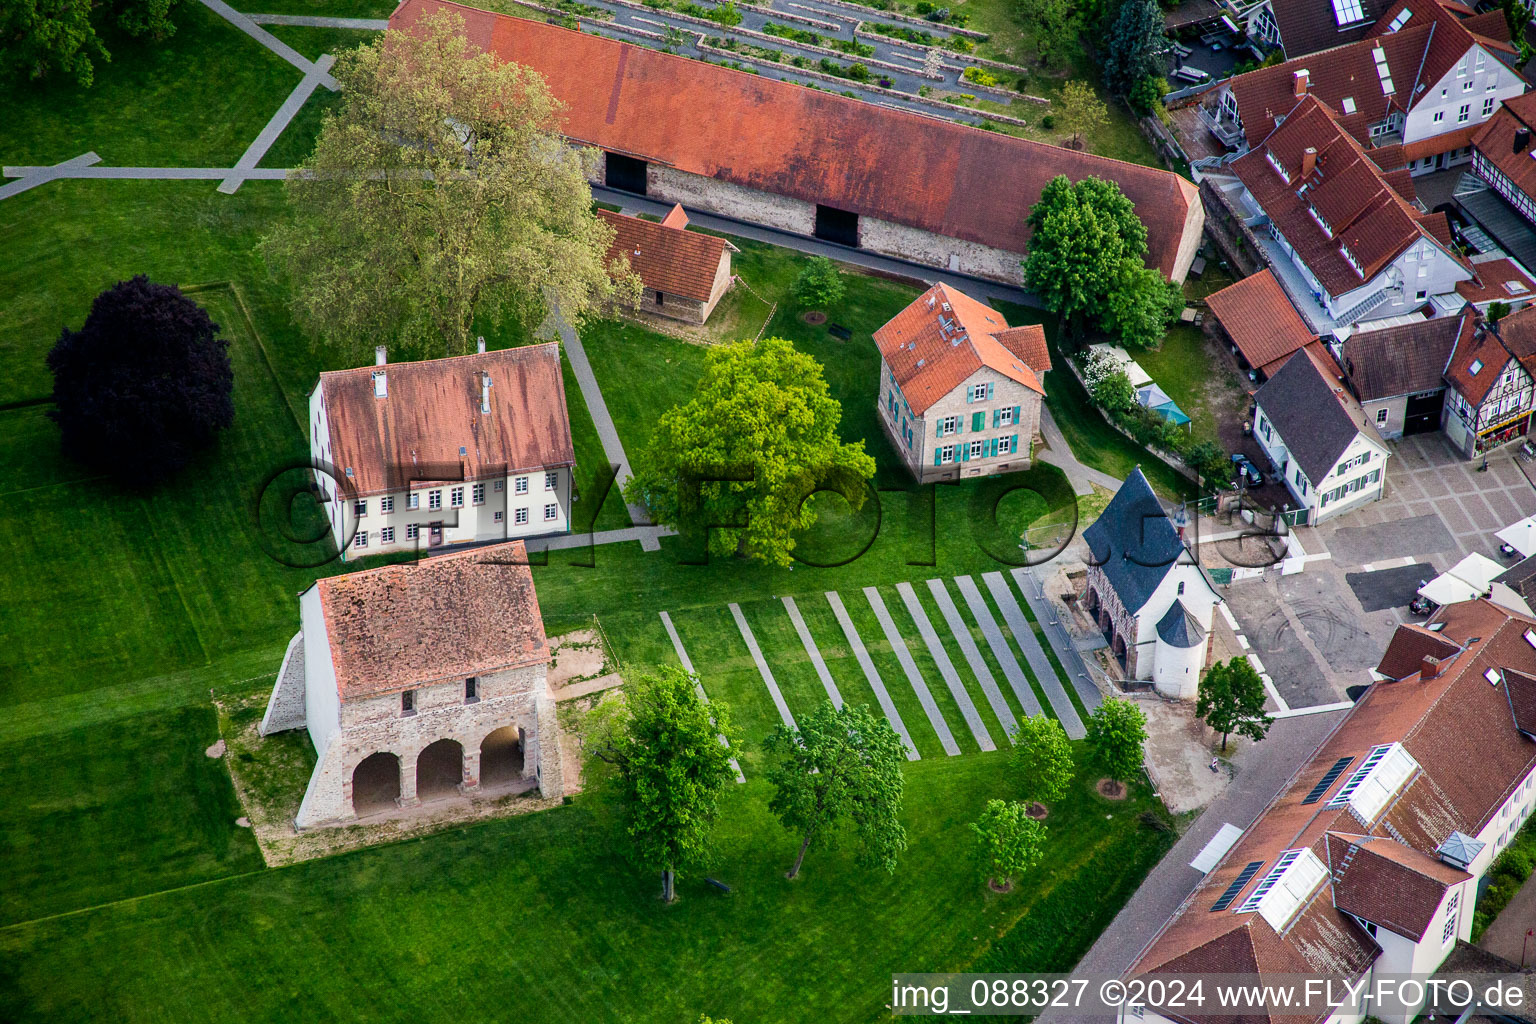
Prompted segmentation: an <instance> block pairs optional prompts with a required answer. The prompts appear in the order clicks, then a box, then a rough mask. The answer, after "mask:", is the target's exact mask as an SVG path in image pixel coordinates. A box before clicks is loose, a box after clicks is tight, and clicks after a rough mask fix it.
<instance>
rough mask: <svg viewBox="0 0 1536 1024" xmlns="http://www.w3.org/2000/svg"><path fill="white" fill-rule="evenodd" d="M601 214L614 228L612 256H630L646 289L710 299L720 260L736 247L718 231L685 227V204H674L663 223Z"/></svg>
mask: <svg viewBox="0 0 1536 1024" xmlns="http://www.w3.org/2000/svg"><path fill="white" fill-rule="evenodd" d="M597 215H598V216H599V217H601V218H603V220H605V221H607V222H608V224H609V225H610V226H611V227H612V228H613V230H614V238H613V245H612V246H611V247H610V248H609V249H608V258H609V259H610V260H612V259H617V258H618V257H620V256H623V257H624V258H625V259H626V260H628V261H629V266H630V269H631V270H633V271H634V272H635V273H636V274H637V275H639V277H640V281H641V283H642V284H644V285H645V287H646V289H647V290H648V291H660V292H666V293H667V294H668V295H681V296H682V297H683V298H686V299H695V300H697V301H699V302H708V301H709V296H710V293H711V292H712V291H713V290H714V286H715V275H716V274H717V273H718V272H719V270H720V261H721V260H722V259H724V258H725V254H726V251H727V250H733V249H735V246H733V245H731V243H729V242H727V241H726V240H725V239H723V238H721V237H719V236H718V235H703V234H700V233H699V232H697V231H688V230H686V229H685V226H686V225H687V223H688V215H687V214H685V213H684V212H683V208H682V207H681V206H674V207H672V212H671V213H668V214H667V220H665V221H662V222H661V223H660V224H657V223H655V222H654V221H648V220H642V219H640V218H639V217H631V216H629V215H627V214H623V213H614V212H612V211H611V210H598V211H597Z"/></svg>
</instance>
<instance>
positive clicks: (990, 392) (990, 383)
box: [987, 381, 992, 402]
mask: <svg viewBox="0 0 1536 1024" xmlns="http://www.w3.org/2000/svg"><path fill="white" fill-rule="evenodd" d="M987 401H989V402H990V401H992V382H991V381H988V382H987Z"/></svg>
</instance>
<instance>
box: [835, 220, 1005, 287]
mask: <svg viewBox="0 0 1536 1024" xmlns="http://www.w3.org/2000/svg"><path fill="white" fill-rule="evenodd" d="M859 245H860V246H861V247H862V248H865V249H868V250H870V251H871V252H878V253H881V254H883V255H886V256H895V257H897V258H899V259H904V260H911V261H912V262H913V263H921V264H923V265H924V266H929V267H937V268H939V269H941V270H952V271H957V272H959V273H962V274H970V275H972V276H974V277H985V278H989V279H991V280H994V281H1005V282H1007V283H1008V284H1014V285H1022V284H1023V283H1024V267H1023V259H1024V257H1023V256H1022V255H1020V254H1019V253H1016V252H1007V251H1005V250H1003V249H995V248H993V247H992V246H990V245H982V244H981V243H980V242H966V241H962V240H960V239H958V238H949V237H947V236H945V235H936V234H934V233H933V232H931V231H924V230H923V229H922V228H914V227H908V226H907V225H905V224H893V223H892V222H890V221H885V220H878V219H876V218H874V217H860V218H859Z"/></svg>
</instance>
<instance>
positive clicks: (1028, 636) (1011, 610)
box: [981, 572, 1088, 740]
mask: <svg viewBox="0 0 1536 1024" xmlns="http://www.w3.org/2000/svg"><path fill="white" fill-rule="evenodd" d="M981 582H983V583H985V584H986V585H987V590H988V591H989V592H990V593H991V594H992V600H994V601H996V602H997V607H998V608H999V609H1000V610H1001V611H1002V613H1003V621H1004V622H1006V623H1008V628H1009V630H1011V631H1012V632H1013V638H1014V639H1015V640H1017V641H1018V642H1019V649H1020V650H1022V651H1023V652H1024V658H1025V660H1026V661H1028V662H1029V668H1030V671H1032V672H1034V674H1035V678H1036V679H1037V680H1039V682H1040V689H1042V690H1044V691H1045V696H1046V698H1047V699H1048V700H1049V701H1050V702H1051V710H1052V711H1054V712H1056V717H1057V719H1058V720H1060V722H1061V727H1062V728H1063V729H1065V730H1066V731H1067V736H1068V737H1070V738H1071V739H1074V740H1080V739H1082V738H1083V737H1084V736H1086V735H1088V730H1087V729H1085V728H1083V720H1082V718H1080V717H1079V716H1078V714H1077V708H1076V707H1075V706H1074V705H1073V704H1072V698H1070V697H1068V696H1067V691H1066V689H1065V688H1064V687H1063V686H1062V685H1061V679H1060V678H1059V677H1057V675H1056V669H1055V668H1053V667H1052V666H1051V662H1050V659H1049V658H1047V657H1046V656H1045V648H1043V647H1041V646H1040V639H1039V638H1038V637H1037V636H1035V631H1034V628H1033V627H1032V626H1030V624H1029V619H1027V618H1025V617H1024V609H1022V608H1020V607H1019V602H1018V599H1017V598H1015V597H1014V596H1013V591H1012V590H1011V589H1010V588H1009V586H1008V581H1007V580H1005V579H1003V574H1002V573H1000V572H987V573H982V575H981Z"/></svg>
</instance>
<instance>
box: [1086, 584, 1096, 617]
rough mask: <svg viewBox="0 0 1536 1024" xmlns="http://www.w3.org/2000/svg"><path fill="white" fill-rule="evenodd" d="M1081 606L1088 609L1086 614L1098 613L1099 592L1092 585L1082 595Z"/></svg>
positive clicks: (1094, 614) (1093, 614)
mask: <svg viewBox="0 0 1536 1024" xmlns="http://www.w3.org/2000/svg"><path fill="white" fill-rule="evenodd" d="M1083 607H1084V608H1086V609H1088V614H1089V615H1092V616H1094V617H1097V616H1098V614H1099V594H1098V591H1096V590H1094V589H1093V588H1092V587H1089V588H1088V592H1087V593H1086V594H1084V595H1083Z"/></svg>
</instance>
